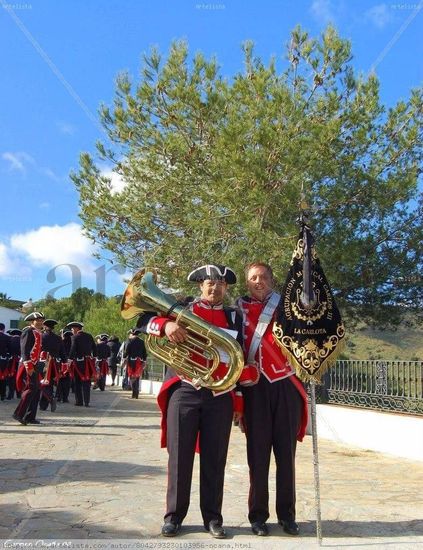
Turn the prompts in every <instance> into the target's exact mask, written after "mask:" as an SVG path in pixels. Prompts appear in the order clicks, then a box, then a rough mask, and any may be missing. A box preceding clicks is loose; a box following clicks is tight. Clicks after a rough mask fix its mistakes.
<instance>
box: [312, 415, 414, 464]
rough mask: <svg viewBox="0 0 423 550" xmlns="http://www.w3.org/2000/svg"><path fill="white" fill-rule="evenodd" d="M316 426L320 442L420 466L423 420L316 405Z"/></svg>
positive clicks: (407, 416) (409, 416) (406, 416)
mask: <svg viewBox="0 0 423 550" xmlns="http://www.w3.org/2000/svg"><path fill="white" fill-rule="evenodd" d="M316 422H317V435H318V437H319V438H320V437H321V438H322V439H329V440H331V441H337V442H338V443H342V444H344V445H354V446H356V447H360V448H362V449H367V450H371V451H377V452H380V453H388V454H391V455H395V456H400V457H403V458H409V459H412V460H418V461H422V462H423V417H419V416H412V415H406V414H400V413H387V412H378V411H370V410H365V409H354V408H352V407H340V406H339V405H317V418H316ZM307 433H311V430H310V423H309V426H308V429H307Z"/></svg>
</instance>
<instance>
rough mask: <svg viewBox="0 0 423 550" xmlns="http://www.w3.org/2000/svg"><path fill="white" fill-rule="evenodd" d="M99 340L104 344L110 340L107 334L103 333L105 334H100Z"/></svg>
mask: <svg viewBox="0 0 423 550" xmlns="http://www.w3.org/2000/svg"><path fill="white" fill-rule="evenodd" d="M97 338H100V340H101V341H102V342H107V340H108V339H109V335H108V334H106V333H103V334H99V335H98V336H97Z"/></svg>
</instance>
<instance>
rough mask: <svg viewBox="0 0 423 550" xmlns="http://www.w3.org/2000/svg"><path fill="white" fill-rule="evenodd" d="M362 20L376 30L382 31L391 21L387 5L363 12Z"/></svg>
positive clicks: (390, 12)
mask: <svg viewBox="0 0 423 550" xmlns="http://www.w3.org/2000/svg"><path fill="white" fill-rule="evenodd" d="M364 18H365V20H366V21H370V23H372V24H373V25H374V26H375V27H377V28H378V29H383V28H384V27H386V25H388V24H389V23H390V22H391V21H392V20H393V16H392V11H391V10H390V8H389V6H388V5H387V4H378V5H377V6H373V7H372V8H370V9H369V10H367V11H366V12H365V14H364Z"/></svg>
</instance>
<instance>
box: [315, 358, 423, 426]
mask: <svg viewBox="0 0 423 550" xmlns="http://www.w3.org/2000/svg"><path fill="white" fill-rule="evenodd" d="M319 394H320V402H325V403H337V404H343V405H352V406H354V407H365V408H368V409H378V410H389V411H397V412H405V413H411V414H422V415H423V362H422V361H380V360H378V361H346V360H341V361H337V362H336V364H335V366H334V367H332V368H330V369H329V370H328V372H327V373H326V374H325V376H324V378H323V387H321V388H320V392H319Z"/></svg>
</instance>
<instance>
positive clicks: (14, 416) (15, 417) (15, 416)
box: [13, 414, 27, 426]
mask: <svg viewBox="0 0 423 550" xmlns="http://www.w3.org/2000/svg"><path fill="white" fill-rule="evenodd" d="M13 418H14V419H15V420H17V421H18V422H20V423H21V424H22V425H23V426H26V424H27V421H26V420H24V419H23V418H20V417H19V416H18V415H17V414H14V415H13Z"/></svg>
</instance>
